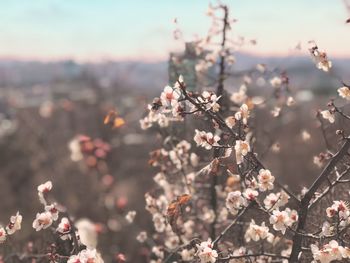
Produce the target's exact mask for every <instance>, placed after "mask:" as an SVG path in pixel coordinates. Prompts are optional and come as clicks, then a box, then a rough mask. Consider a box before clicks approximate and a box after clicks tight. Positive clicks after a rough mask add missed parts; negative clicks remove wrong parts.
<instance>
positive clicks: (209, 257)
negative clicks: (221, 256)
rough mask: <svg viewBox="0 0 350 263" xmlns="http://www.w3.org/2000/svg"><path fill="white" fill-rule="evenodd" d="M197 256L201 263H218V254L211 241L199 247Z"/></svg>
mask: <svg viewBox="0 0 350 263" xmlns="http://www.w3.org/2000/svg"><path fill="white" fill-rule="evenodd" d="M197 256H198V257H199V259H200V260H201V263H214V262H216V259H217V257H218V253H217V251H216V250H215V249H213V244H212V242H211V240H210V239H208V241H204V242H201V243H200V244H199V245H197Z"/></svg>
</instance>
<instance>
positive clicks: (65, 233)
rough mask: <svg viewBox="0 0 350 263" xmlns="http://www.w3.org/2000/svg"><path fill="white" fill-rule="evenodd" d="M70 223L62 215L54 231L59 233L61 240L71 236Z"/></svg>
mask: <svg viewBox="0 0 350 263" xmlns="http://www.w3.org/2000/svg"><path fill="white" fill-rule="evenodd" d="M71 229H72V228H71V225H70V222H69V220H68V218H67V217H63V218H62V219H61V222H60V223H59V224H58V227H57V229H56V231H57V232H58V233H60V237H61V239H62V240H67V239H70V238H71V235H70V234H69V232H70V231H71Z"/></svg>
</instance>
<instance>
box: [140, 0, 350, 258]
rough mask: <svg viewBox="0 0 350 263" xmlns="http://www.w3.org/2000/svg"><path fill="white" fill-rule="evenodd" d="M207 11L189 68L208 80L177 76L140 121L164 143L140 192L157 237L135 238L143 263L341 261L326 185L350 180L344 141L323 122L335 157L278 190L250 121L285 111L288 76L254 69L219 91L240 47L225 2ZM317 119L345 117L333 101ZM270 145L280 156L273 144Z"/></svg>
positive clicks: (341, 236) (345, 246)
mask: <svg viewBox="0 0 350 263" xmlns="http://www.w3.org/2000/svg"><path fill="white" fill-rule="evenodd" d="M208 15H209V16H210V17H211V18H212V20H213V23H212V27H211V29H210V30H209V34H208V36H206V37H205V38H203V39H200V40H198V41H197V42H196V47H197V52H198V54H203V53H204V54H206V55H202V57H204V59H202V60H201V61H200V62H199V63H198V65H197V66H196V70H197V73H198V75H205V74H206V73H207V72H208V69H209V68H210V69H212V70H213V69H214V71H215V72H217V75H216V77H215V78H214V79H213V78H211V83H210V84H208V85H204V84H203V89H204V90H202V91H196V92H193V91H189V90H188V89H187V88H186V79H184V78H183V77H182V76H181V75H179V76H178V80H177V81H176V83H172V85H169V86H166V87H165V88H164V90H163V91H162V93H161V94H160V96H159V98H155V99H154V100H153V102H152V103H151V104H150V105H149V106H148V114H147V116H145V117H144V118H143V119H142V120H141V127H142V128H143V129H153V130H155V131H157V132H158V133H159V134H160V135H161V136H162V147H161V148H160V149H157V150H155V151H153V152H152V153H151V159H150V164H151V165H152V166H154V167H157V168H158V169H159V172H158V173H157V174H156V175H155V177H154V180H155V182H156V183H157V185H158V186H157V188H156V189H155V190H153V191H151V192H149V193H146V195H145V198H146V209H147V210H148V211H149V212H150V213H151V215H152V218H153V222H154V230H155V232H154V233H153V234H152V235H147V233H146V232H141V233H140V234H139V235H138V237H137V239H138V240H139V241H140V242H147V245H149V246H150V248H151V250H152V255H151V257H150V262H202V263H207V262H231V263H233V262H311V261H313V262H331V261H334V260H349V258H350V247H349V242H350V240H349V232H348V226H349V224H350V210H349V209H350V207H349V205H348V203H347V202H346V200H338V199H334V200H331V199H332V198H338V197H337V195H336V194H335V191H334V189H337V187H341V186H342V185H344V184H347V183H349V182H350V177H349V170H350V169H349V160H348V159H349V153H348V150H349V147H350V140H349V137H348V136H349V135H348V134H347V133H346V131H345V130H337V131H335V130H333V131H332V128H331V127H330V128H328V129H327V131H326V130H325V127H324V126H323V125H322V127H321V128H322V131H323V134H326V132H327V133H329V132H333V133H334V132H335V133H336V135H337V136H338V142H339V143H338V145H336V146H335V148H337V151H334V150H332V149H334V148H332V149H331V148H329V149H327V152H326V154H321V155H320V156H317V157H315V159H314V162H315V163H316V164H317V165H319V166H321V167H323V170H322V172H321V173H320V175H319V176H318V177H317V178H316V179H315V181H314V182H313V183H312V184H311V186H309V187H308V188H304V189H303V190H302V192H301V193H294V192H293V191H292V190H291V189H290V188H289V187H287V186H285V185H284V184H283V183H282V182H281V181H280V179H279V176H278V175H277V174H274V173H273V172H271V171H270V170H269V169H268V167H265V165H264V164H263V162H262V161H261V160H260V155H261V153H259V152H258V151H257V150H256V145H257V143H258V142H257V136H256V134H257V131H258V130H259V127H256V125H255V124H254V123H255V121H256V118H257V117H256V112H257V111H258V110H259V109H261V108H265V109H270V112H271V116H270V118H276V117H278V116H280V115H281V114H283V113H284V112H286V111H290V110H293V108H292V106H293V105H294V103H296V101H295V99H294V98H293V96H292V92H291V90H290V88H289V78H288V76H287V74H286V73H285V72H284V71H278V70H269V69H268V68H267V66H266V65H262V64H258V65H257V67H256V68H255V69H252V70H251V71H247V72H244V73H242V75H241V76H240V79H241V80H242V84H241V86H240V88H239V89H238V90H236V91H234V92H233V93H231V94H230V93H229V92H228V91H227V89H225V85H226V84H227V83H228V80H229V78H231V77H232V76H233V75H235V74H234V71H233V67H232V65H233V64H234V61H235V59H234V56H233V53H234V51H235V50H236V48H237V47H238V46H240V45H242V44H245V43H246V41H244V40H243V39H242V38H240V39H239V40H236V39H230V38H229V36H230V35H231V34H230V32H231V29H232V27H233V24H234V23H235V20H233V19H231V18H230V16H229V9H228V7H227V6H225V5H223V4H219V5H218V6H210V7H209V10H208ZM252 42H253V43H254V41H250V43H252ZM218 43H219V44H218ZM309 44H310V46H311V47H310V49H309V51H310V54H311V56H312V59H313V60H314V62H315V65H316V67H317V68H318V69H320V70H321V71H324V72H326V73H329V74H330V75H331V77H335V75H334V74H333V71H332V63H331V61H329V59H328V58H327V55H326V53H325V52H323V51H320V50H319V48H318V47H317V45H316V43H315V42H310V43H309ZM236 75H237V74H236ZM336 78H337V77H336ZM337 79H338V80H339V85H340V88H339V89H338V92H339V96H340V99H342V100H343V101H344V99H345V100H350V87H349V85H347V84H346V83H344V82H343V81H341V80H340V79H339V78H337ZM261 80H267V81H265V83H267V86H269V87H266V89H270V90H271V89H272V92H271V94H267V96H266V94H265V96H266V97H265V98H263V97H261V96H255V95H254V92H255V91H254V89H253V85H252V84H253V82H256V81H261ZM208 86H209V88H208V89H207V87H208ZM210 87H211V88H210ZM250 88H251V89H250ZM317 118H319V120H320V121H321V122H322V123H323V122H324V121H328V122H329V123H330V124H334V123H335V122H337V120H338V119H345V120H349V119H350V117H349V116H348V115H347V114H346V113H345V112H344V111H343V110H342V107H339V106H337V105H336V103H335V101H334V100H332V101H331V102H330V103H329V104H328V109H325V110H322V111H319V113H318V115H317ZM266 121H268V120H266ZM189 134H190V135H189ZM191 137H192V138H191ZM302 137H303V139H304V140H308V139H309V138H310V134H309V133H308V132H306V131H304V132H303V134H302ZM188 138H190V139H188ZM325 140H327V138H325ZM269 149H271V150H273V151H279V147H278V144H274V143H271V145H270V147H269ZM339 189H342V188H339ZM339 196H340V195H339ZM315 211H317V213H319V214H318V216H317V217H315V216H312V215H313V214H314V213H315Z"/></svg>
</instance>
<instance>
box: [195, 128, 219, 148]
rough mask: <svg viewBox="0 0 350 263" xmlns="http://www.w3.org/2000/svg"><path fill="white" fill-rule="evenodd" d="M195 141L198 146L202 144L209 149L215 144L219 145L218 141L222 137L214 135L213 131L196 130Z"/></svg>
mask: <svg viewBox="0 0 350 263" xmlns="http://www.w3.org/2000/svg"><path fill="white" fill-rule="evenodd" d="M194 141H195V142H196V144H197V146H202V147H204V148H205V149H207V150H210V149H211V148H212V147H213V146H219V144H218V141H220V137H219V136H217V135H213V134H212V133H211V132H205V131H199V130H197V129H196V130H195V135H194Z"/></svg>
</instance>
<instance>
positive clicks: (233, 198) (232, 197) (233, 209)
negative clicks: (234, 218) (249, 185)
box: [226, 191, 247, 215]
mask: <svg viewBox="0 0 350 263" xmlns="http://www.w3.org/2000/svg"><path fill="white" fill-rule="evenodd" d="M246 205H247V201H246V200H245V198H243V196H242V193H241V192H240V191H234V192H230V193H228V195H227V198H226V207H227V208H228V210H229V211H230V213H231V214H233V215H236V214H237V213H238V210H239V209H241V208H242V206H246Z"/></svg>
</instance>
